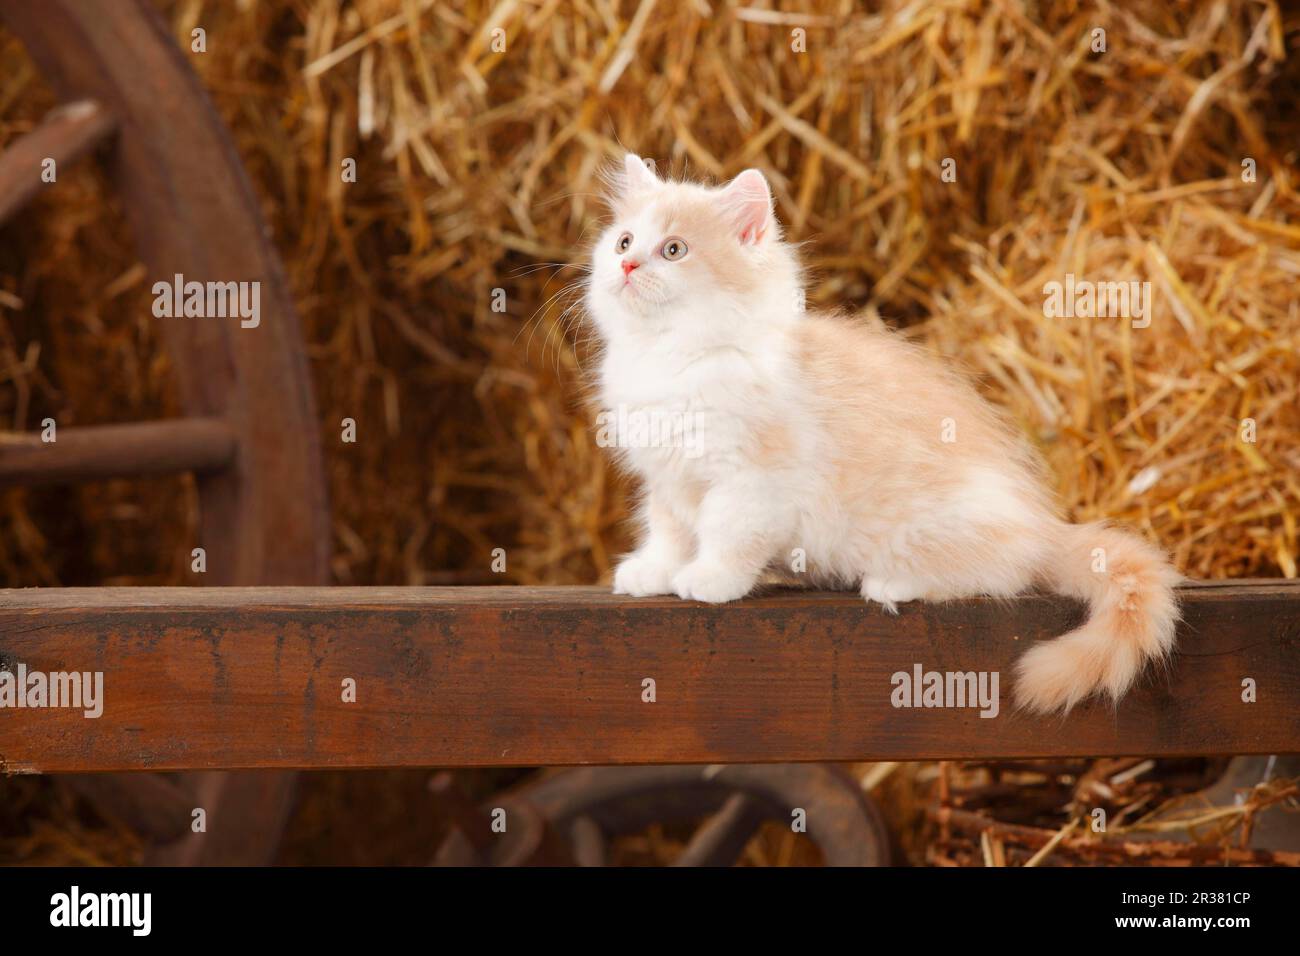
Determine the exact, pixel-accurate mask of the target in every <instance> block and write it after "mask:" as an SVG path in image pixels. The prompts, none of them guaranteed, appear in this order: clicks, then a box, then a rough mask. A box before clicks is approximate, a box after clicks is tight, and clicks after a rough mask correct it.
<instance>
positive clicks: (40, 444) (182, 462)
mask: <svg viewBox="0 0 1300 956" xmlns="http://www.w3.org/2000/svg"><path fill="white" fill-rule="evenodd" d="M56 438H57V441H53V442H48V443H47V442H45V441H43V440H42V438H41V436H40V435H39V434H34V433H18V434H13V433H10V434H5V435H0V486H4V485H35V484H59V483H65V482H77V481H97V480H102V479H105V478H134V477H139V476H142V475H165V474H175V473H177V472H185V471H192V472H197V473H202V472H208V471H218V470H220V469H222V468H226V467H228V466H229V465H230V464H231V463H232V462H233V461H234V459H235V451H236V445H237V439H236V436H235V430H234V429H233V428H231V427H230V425H228V424H226V423H225V422H223V421H220V420H219V419H214V418H178V419H174V420H170V421H158V422H134V423H131V424H127V425H88V426H85V427H82V428H60V429H59V430H58V431H57V432H56Z"/></svg>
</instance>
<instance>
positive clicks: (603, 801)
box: [431, 764, 891, 866]
mask: <svg viewBox="0 0 1300 956" xmlns="http://www.w3.org/2000/svg"><path fill="white" fill-rule="evenodd" d="M449 777H450V775H447V774H442V775H439V777H437V778H435V780H434V783H433V785H432V787H431V789H433V791H434V793H435V795H437V797H438V799H439V804H440V807H441V809H442V810H443V812H445V813H446V814H447V815H448V816H449V817H450V818H451V819H452V821H453V828H454V829H453V833H452V834H451V836H450V837H448V839H447V840H446V841H445V842H444V843H443V845H442V847H440V849H439V851H438V856H437V858H436V859H435V861H434V862H435V863H436V864H438V865H445V866H475V865H500V866H511V865H526V864H530V863H531V864H538V863H541V864H563V863H574V864H577V865H579V866H604V865H606V863H607V861H608V845H609V841H610V840H611V839H613V838H614V837H617V836H621V835H624V834H629V833H636V832H639V831H641V830H644V829H645V828H647V827H649V826H651V825H652V824H655V823H661V824H679V823H695V822H698V821H700V820H704V823H703V824H701V825H700V826H698V827H697V829H696V830H695V832H694V835H693V836H692V837H691V839H690V841H689V842H688V844H687V846H686V848H685V849H684V850H683V851H682V853H681V855H680V856H679V857H678V858H677V859H676V860H675V861H674V862H673V865H674V866H728V865H730V864H732V863H734V862H735V861H736V860H737V859H738V858H739V856H740V853H741V851H742V850H743V849H744V848H745V845H746V844H747V843H748V842H749V840H750V838H751V837H753V835H754V833H755V832H756V831H757V830H758V828H759V826H760V825H762V824H763V823H764V822H766V821H769V820H770V821H775V822H779V823H781V824H783V825H786V826H789V825H791V823H792V821H793V820H794V819H795V818H796V816H795V815H796V814H797V813H798V812H799V811H802V819H803V820H804V821H806V827H807V829H806V832H807V835H808V836H809V837H810V838H811V839H812V841H813V842H814V843H815V844H816V845H817V847H818V849H819V850H820V851H821V854H822V858H823V861H824V862H825V864H826V865H827V866H888V865H889V863H890V859H891V852H890V839H889V831H888V829H887V827H886V825H885V822H884V818H883V817H882V816H881V814H880V811H879V809H878V808H877V807H876V805H875V803H874V802H873V801H872V800H871V799H870V798H869V797H868V796H867V795H866V794H864V793H863V792H862V788H861V787H859V786H858V785H857V783H856V782H855V781H854V780H853V779H852V778H851V777H849V775H848V774H847V773H845V772H844V771H843V770H841V769H840V768H839V767H836V766H834V765H832V764H731V765H726V766H720V765H719V766H681V767H678V766H672V767H584V768H581V769H576V770H565V771H561V772H559V773H556V774H553V775H551V776H546V777H543V778H542V779H541V780H539V781H537V782H535V783H530V784H528V785H526V786H524V787H522V788H520V789H518V790H515V791H513V792H511V793H509V794H507V795H505V796H503V797H502V798H498V799H495V800H492V801H488V803H485V804H483V805H481V806H479V807H473V806H472V805H468V804H467V803H466V802H465V801H463V800H462V799H460V798H458V797H456V795H455V794H454V792H453V791H452V789H451V786H450V784H449ZM498 808H501V809H504V811H505V813H504V819H505V820H506V822H507V825H506V830H505V833H504V834H497V833H494V832H493V830H492V829H491V825H490V821H491V818H492V813H493V811H495V810H497V809H498Z"/></svg>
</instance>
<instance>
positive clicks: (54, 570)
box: [0, 0, 1300, 585]
mask: <svg viewBox="0 0 1300 956" xmlns="http://www.w3.org/2000/svg"><path fill="white" fill-rule="evenodd" d="M160 6H161V7H162V9H163V10H164V11H165V13H166V15H167V16H168V17H169V18H170V21H171V23H172V25H173V28H174V30H175V32H176V35H177V36H178V37H182V38H188V36H189V31H190V29H191V28H192V27H193V26H195V25H202V26H203V27H204V28H205V29H206V30H207V33H208V52H207V53H205V54H202V55H192V56H191V60H192V62H193V63H194V65H195V67H196V68H197V69H198V71H199V72H200V74H201V75H202V77H203V80H204V82H205V83H206V85H207V87H208V89H209V90H210V91H211V92H212V95H213V97H214V99H215V101H216V103H217V105H218V107H219V109H220V110H221V112H222V113H223V114H224V116H225V118H226V120H227V122H228V123H229V125H230V126H231V128H232V129H233V131H234V133H235V137H236V140H237V143H238V146H239V149H240V152H241V155H242V156H243V158H244V161H245V163H246V165H247V167H248V169H249V171H250V174H251V176H252V178H253V180H254V182H255V184H256V186H257V188H258V190H259V192H260V195H261V196H262V199H263V201H264V206H265V212H266V215H267V217H268V220H269V221H270V223H271V225H272V229H273V233H274V236H275V239H276V243H277V245H278V248H279V250H280V252H281V255H282V256H283V257H284V259H285V261H286V265H287V267H288V270H289V273H290V276H291V280H292V283H293V286H294V290H295V293H296V297H297V301H298V304H299V309H300V312H301V314H302V318H303V324H304V330H305V336H306V340H307V348H308V352H309V355H310V357H311V364H312V369H313V372H314V379H315V383H316V389H317V400H318V404H319V408H320V418H321V422H322V433H323V434H324V435H325V437H326V439H327V440H326V441H325V443H324V446H325V452H326V456H327V467H328V470H329V482H330V491H331V495H332V502H333V511H334V528H335V540H334V542H333V546H334V551H335V555H336V557H335V562H334V576H335V579H336V581H338V582H339V583H360V584H380V583H383V584H422V583H481V582H483V581H489V580H494V581H500V580H508V581H512V582H519V583H576V582H592V581H595V580H599V579H605V578H606V576H607V575H608V573H609V570H610V566H611V563H612V561H613V560H614V558H615V556H616V555H617V553H618V552H619V551H620V549H622V548H623V547H625V546H626V544H627V539H626V537H625V532H624V531H623V529H622V525H621V522H622V519H623V517H624V516H625V514H626V495H627V489H626V488H625V487H624V486H623V485H622V484H621V483H620V481H619V480H618V479H617V478H616V477H615V476H614V475H613V474H612V473H611V472H610V471H609V470H608V468H607V465H606V463H605V460H604V458H603V456H602V455H601V454H600V453H599V450H598V449H597V448H596V447H595V443H594V441H593V440H592V428H591V427H590V422H589V419H588V416H587V414H586V413H585V412H584V411H583V409H582V406H581V401H580V385H581V379H582V369H583V367H584V366H585V365H586V364H587V363H588V362H589V361H590V354H589V350H588V345H589V343H588V342H587V339H586V334H585V331H584V328H583V326H582V324H581V322H580V321H579V317H578V316H577V315H576V314H575V313H574V312H572V311H571V310H570V311H566V309H567V307H568V306H569V305H571V304H572V298H573V296H572V293H571V291H570V292H566V291H565V290H566V287H568V286H569V284H570V283H572V282H573V281H574V280H575V279H577V278H579V276H580V272H579V270H578V267H579V266H580V265H581V263H582V260H583V253H582V243H583V241H584V238H585V237H589V236H590V232H591V230H592V228H593V226H594V223H595V217H596V216H597V215H598V214H599V208H598V204H597V201H596V197H595V195H594V194H595V192H596V190H597V180H596V169H597V166H598V165H599V164H600V163H601V162H602V161H603V160H605V159H607V158H610V157H614V156H616V155H618V154H619V153H620V152H621V151H622V150H623V149H624V148H625V147H626V148H629V149H635V150H636V151H638V152H640V153H642V154H643V155H648V156H652V157H655V158H656V159H657V160H658V161H659V162H660V164H661V166H663V165H666V166H668V167H671V168H673V169H674V170H676V171H678V172H684V173H686V174H688V175H698V176H704V177H717V178H720V177H724V176H729V175H731V174H734V173H735V172H737V171H739V170H740V169H742V168H744V167H745V166H751V165H752V166H757V167H759V168H760V169H762V170H763V171H764V172H765V173H766V174H767V176H768V177H769V179H770V180H771V182H772V184H773V188H774V192H775V194H776V196H777V204H778V214H779V216H780V217H781V219H782V221H783V222H784V223H786V225H787V227H788V232H789V235H790V237H791V238H792V239H794V240H795V241H799V242H804V243H806V245H805V247H804V248H805V252H806V256H807V260H808V264H809V265H810V266H811V268H812V270H813V273H814V281H813V283H812V286H811V288H810V290H809V291H810V302H811V303H812V304H813V305H815V306H822V305H825V306H830V305H847V306H850V307H852V308H854V309H856V310H859V311H861V312H863V313H864V314H866V315H869V316H879V317H880V318H881V319H883V320H884V321H886V322H889V323H891V324H896V325H899V326H903V327H906V328H907V330H908V334H909V335H914V336H916V337H918V338H920V339H923V340H925V341H927V342H930V343H931V344H933V345H934V346H935V347H936V348H938V349H940V350H942V351H943V352H945V353H946V354H948V355H950V356H951V357H953V359H954V360H956V361H960V362H962V363H964V364H965V365H966V366H968V367H969V368H970V369H971V370H972V371H973V372H975V373H976V374H977V375H979V376H980V378H981V381H982V384H983V386H984V387H985V388H986V389H987V390H988V393H989V394H990V395H991V396H992V397H993V398H994V399H995V400H996V401H998V402H999V403H1001V404H1002V405H1004V406H1005V407H1007V408H1008V409H1009V410H1010V411H1011V412H1012V414H1013V415H1014V416H1015V417H1016V419H1017V420H1018V421H1019V422H1020V424H1021V425H1022V427H1023V428H1024V430H1025V432H1026V433H1027V434H1028V435H1029V436H1030V437H1031V438H1032V440H1033V441H1034V442H1035V443H1036V444H1037V445H1038V446H1039V447H1040V448H1041V450H1042V452H1043V454H1044V455H1045V457H1046V458H1047V460H1048V462H1049V463H1050V465H1051V468H1052V473H1053V474H1054V475H1055V476H1056V479H1057V483H1058V487H1059V491H1060V493H1061V498H1062V500H1063V502H1064V503H1065V505H1066V507H1067V508H1068V510H1069V511H1070V513H1071V514H1072V515H1073V516H1074V517H1075V518H1077V519H1080V520H1085V519H1092V518H1097V517H1102V516H1111V517H1115V518H1118V519H1121V520H1123V521H1127V522H1131V523H1133V524H1135V525H1137V526H1139V527H1140V528H1141V529H1143V530H1144V531H1145V532H1146V533H1147V534H1149V535H1150V536H1152V537H1153V538H1155V539H1158V540H1160V541H1161V542H1162V543H1163V544H1164V545H1166V546H1167V547H1168V548H1169V549H1170V550H1171V551H1172V553H1173V554H1174V556H1175V559H1176V561H1177V563H1178V565H1179V567H1180V568H1181V569H1183V570H1184V571H1185V572H1187V573H1188V574H1191V575H1194V576H1201V577H1226V576H1242V575H1264V576H1268V575H1285V576H1287V577H1294V576H1295V574H1296V563H1297V557H1296V556H1297V541H1296V512H1297V507H1298V506H1300V478H1297V466H1300V402H1297V395H1296V388H1297V385H1296V383H1297V381H1300V359H1298V358H1297V350H1296V344H1297V342H1296V337H1297V333H1298V332H1300V311H1298V309H1297V306H1296V302H1295V296H1294V292H1293V290H1294V288H1295V282H1296V279H1297V275H1298V274H1300V227H1298V226H1296V225H1295V224H1294V222H1295V218H1296V212H1297V208H1298V206H1300V202H1298V201H1297V195H1296V191H1295V190H1296V172H1295V155H1294V152H1293V150H1294V143H1295V142H1296V141H1297V134H1298V133H1300V117H1297V114H1296V111H1295V109H1294V103H1295V96H1296V91H1297V87H1298V83H1297V80H1298V79H1300V72H1298V71H1300V66H1298V65H1297V64H1298V60H1297V58H1296V57H1295V55H1294V54H1293V53H1291V54H1290V55H1288V46H1289V45H1294V42H1295V35H1296V33H1297V30H1300V14H1297V13H1296V12H1294V11H1292V12H1287V13H1283V12H1281V11H1280V10H1279V7H1278V5H1277V4H1276V3H1273V2H1258V0H1212V2H1207V3H1204V4H1199V5H1188V4H1183V3H1172V2H1161V0H1153V2H1152V3H1148V4H1144V5H1142V7H1141V9H1140V10H1129V9H1125V8H1124V7H1123V6H1121V5H1113V4H1110V3H1101V4H1098V5H1097V6H1095V7H1091V6H1090V7H1087V8H1081V7H1079V6H1077V5H1074V4H1066V5H1046V6H1047V7H1048V9H1045V10H1039V9H1038V8H1037V6H1036V5H1026V4H1023V3H1019V2H1016V0H997V2H989V3H979V2H971V3H956V2H951V3H947V2H941V3H921V2H912V3H889V4H886V5H884V9H883V10H882V11H881V12H877V13H861V12H846V10H848V9H850V7H851V5H847V4H843V3H838V2H821V3H811V4H808V6H809V8H810V10H811V11H812V12H809V13H786V12H781V11H779V10H776V9H773V8H772V7H771V5H767V4H762V3H758V2H754V3H750V4H745V3H726V2H718V0H714V2H705V0H694V2H687V3H672V4H669V3H657V4H656V3H654V2H653V0H636V2H621V3H618V2H613V0H581V2H575V3H562V2H559V0H530V2H525V0H493V2H476V0H464V2H462V3H458V4H455V5H446V4H435V3H432V2H430V0H362V2H357V3H343V2H341V0H312V2H309V3H299V4H289V3H279V2H270V0H261V2H259V0H247V2H242V3H238V4H229V3H216V2H204V0H161V2H160ZM1284 18H1285V19H1284ZM497 28H499V30H500V31H502V32H500V33H498V34H496V35H494V32H493V31H494V30H495V29H497ZM1094 28H1102V29H1104V30H1105V31H1106V41H1107V49H1106V52H1104V53H1094V52H1092V50H1091V49H1090V42H1091V37H1092V33H1091V31H1092V30H1094ZM797 30H802V31H804V35H805V37H806V49H807V52H803V53H801V52H795V51H794V50H793V49H792V43H793V41H794V40H795V39H796V34H794V32H793V31H797ZM500 37H504V40H505V50H504V52H496V50H495V49H494V43H497V44H499V39H500ZM186 45H188V44H186ZM0 58H2V60H3V62H4V64H5V67H6V69H5V71H4V74H3V75H4V76H5V77H6V80H5V81H4V82H3V84H2V85H0V138H3V139H8V138H11V137H12V136H14V135H16V134H18V133H20V132H22V131H24V130H25V129H27V128H29V127H30V125H31V123H32V122H33V121H34V120H35V118H36V117H37V116H39V115H40V113H41V112H43V110H44V109H45V108H46V107H47V106H48V105H49V102H50V99H49V97H48V94H46V93H44V92H43V90H42V87H41V85H40V83H39V80H38V79H36V78H35V77H34V75H33V72H32V70H31V69H30V66H29V65H28V64H26V62H25V60H24V58H23V56H22V54H21V51H20V50H19V49H18V48H17V47H16V45H15V44H14V43H13V41H12V40H11V39H8V38H6V39H4V41H3V46H0ZM349 157H351V158H355V159H356V160H357V167H358V179H357V182H355V183H344V182H343V181H342V179H341V177H340V168H341V164H342V163H343V160H344V159H345V158H349ZM1246 158H1250V159H1252V160H1253V161H1254V163H1255V168H1256V170H1257V179H1256V181H1255V182H1253V183H1252V182H1243V180H1242V161H1243V159H1246ZM945 159H952V160H954V161H955V167H954V168H955V171H956V181H955V182H944V181H943V179H942V177H941V175H940V173H941V171H942V169H943V165H942V164H943V161H944V160H945ZM77 177H78V178H77V179H76V181H75V183H76V184H75V185H74V186H73V188H71V189H68V190H59V191H58V192H57V193H51V194H50V195H48V196H47V197H45V198H43V199H42V200H41V201H40V202H39V203H38V204H37V205H36V206H35V207H33V209H32V210H31V211H29V213H27V214H25V215H24V216H22V217H20V218H19V219H18V220H15V221H14V222H13V223H10V224H9V225H8V226H7V227H6V230H5V232H4V237H5V240H6V241H5V242H4V243H3V244H2V245H0V413H3V416H4V420H5V423H6V427H13V428H22V429H30V428H33V427H35V425H36V423H37V422H39V420H40V418H41V417H43V416H44V415H45V414H56V415H57V416H59V417H60V421H63V420H70V419H66V416H70V415H72V414H73V412H74V411H75V413H76V420H78V421H81V422H87V421H109V420H129V419H132V418H139V417H147V416H148V415H149V414H155V415H156V414H162V413H165V411H166V409H167V408H168V403H169V402H170V401H171V399H170V398H169V396H170V395H171V389H172V385H171V383H170V382H169V379H168V375H169V373H168V370H167V367H166V363H165V360H163V359H161V358H160V352H159V349H158V347H157V343H156V342H155V341H154V339H153V335H152V332H151V329H150V327H149V325H148V322H147V321H145V320H144V319H142V318H141V316H145V315H147V314H148V313H147V309H146V308H145V307H144V300H143V295H144V290H143V288H142V286H141V282H142V278H143V277H142V275H141V274H140V272H139V270H135V269H134V261H133V258H132V256H131V254H130V252H129V246H128V244H127V241H126V238H125V234H124V232H123V230H122V229H121V226H120V217H119V214H118V211H116V210H115V209H114V207H113V200H112V198H111V196H110V194H109V193H108V191H107V190H106V189H104V187H103V184H102V182H100V180H99V178H98V176H97V175H96V174H95V173H94V172H93V171H80V172H78V173H77ZM1069 273H1073V274H1075V275H1077V276H1079V277H1087V278H1089V279H1092V280H1096V281H1112V280H1114V281H1119V280H1128V279H1134V280H1139V281H1149V282H1150V283H1151V288H1152V297H1153V306H1152V313H1151V317H1150V318H1151V322H1150V326H1149V327H1146V328H1133V327H1132V325H1131V323H1130V322H1128V321H1126V320H1115V319H1081V318H1058V319H1048V318H1046V317H1045V316H1044V313H1043V291H1042V290H1043V287H1044V285H1045V284H1046V283H1047V282H1050V281H1063V280H1064V278H1065V276H1066V274H1069ZM498 289H500V290H503V291H504V296H505V299H504V301H505V303H506V311H504V312H497V311H493V308H492V306H493V302H494V290H498ZM344 417H351V418H354V419H356V421H357V422H358V425H359V437H360V440H359V442H358V443H357V444H355V445H343V444H341V443H339V442H337V441H333V440H330V439H331V436H333V435H335V434H337V428H338V423H339V421H340V420H341V419H342V418H344ZM1246 419H1250V420H1252V421H1253V422H1254V426H1253V427H1254V429H1255V435H1256V436H1257V440H1256V441H1255V442H1253V443H1252V442H1248V441H1243V440H1242V438H1241V434H1242V429H1243V424H1242V423H1243V420H1246ZM193 508H194V501H193V491H192V488H191V487H190V486H189V485H188V484H187V483H186V482H185V481H184V480H181V479H177V480H175V481H171V482H160V483H150V484H149V485H146V486H141V485H139V484H136V483H111V484H110V485H109V486H108V487H107V489H105V488H98V489H92V490H91V491H78V492H74V493H73V494H72V496H71V497H69V495H67V494H65V493H58V494H53V493H47V492H26V491H18V492H13V491H11V492H5V493H4V494H3V495H0V576H2V577H3V579H4V581H5V582H6V583H7V584H9V585H15V584H56V583H61V584H82V583H108V582H109V581H114V580H120V581H134V582H136V583H181V582H182V581H183V580H184V576H183V564H182V563H181V561H180V560H179V558H178V556H179V555H182V554H183V553H184V549H183V544H184V542H185V541H186V540H187V534H188V531H187V529H188V528H190V527H192V522H193ZM87 543H89V546H87ZM498 547H500V548H505V549H506V550H507V554H508V573H507V575H506V576H505V577H504V579H503V578H501V577H499V576H494V575H492V574H491V573H490V570H489V568H490V561H491V553H492V550H493V549H494V548H498Z"/></svg>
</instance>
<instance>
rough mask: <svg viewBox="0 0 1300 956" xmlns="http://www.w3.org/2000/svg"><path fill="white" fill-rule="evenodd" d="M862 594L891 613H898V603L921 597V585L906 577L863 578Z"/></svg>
mask: <svg viewBox="0 0 1300 956" xmlns="http://www.w3.org/2000/svg"><path fill="white" fill-rule="evenodd" d="M862 596H863V597H864V598H866V599H867V600H868V601H875V602H876V603H877V604H879V605H880V606H881V607H883V608H884V609H885V610H886V611H888V612H889V613H890V614H897V613H898V605H900V604H906V603H907V602H908V601H915V600H916V599H917V598H919V597H921V587H920V585H918V584H916V582H914V581H911V580H909V579H908V578H905V577H893V578H863V579H862Z"/></svg>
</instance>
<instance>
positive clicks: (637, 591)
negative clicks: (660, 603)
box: [614, 554, 677, 597]
mask: <svg viewBox="0 0 1300 956" xmlns="http://www.w3.org/2000/svg"><path fill="white" fill-rule="evenodd" d="M676 571H677V568H675V567H673V566H672V565H669V564H665V563H664V562H663V561H659V560H656V559H655V558H651V557H647V556H645V555H636V554H634V555H632V556H631V557H629V558H625V559H624V560H623V561H622V563H621V564H619V566H618V567H617V568H615V570H614V593H615V594H630V595H631V596H632V597H650V596H652V595H655V594H672V593H674V591H673V574H674V573H675V572H676Z"/></svg>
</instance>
